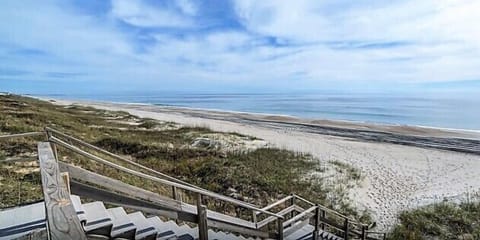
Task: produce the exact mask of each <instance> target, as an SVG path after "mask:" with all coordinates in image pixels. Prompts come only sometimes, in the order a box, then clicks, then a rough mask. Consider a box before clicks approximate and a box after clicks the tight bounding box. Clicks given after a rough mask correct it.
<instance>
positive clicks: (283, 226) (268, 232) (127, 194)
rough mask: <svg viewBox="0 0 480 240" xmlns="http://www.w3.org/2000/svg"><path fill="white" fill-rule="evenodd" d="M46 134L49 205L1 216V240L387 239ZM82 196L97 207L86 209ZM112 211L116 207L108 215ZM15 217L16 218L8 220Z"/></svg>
mask: <svg viewBox="0 0 480 240" xmlns="http://www.w3.org/2000/svg"><path fill="white" fill-rule="evenodd" d="M38 134H41V133H25V134H16V135H11V136H0V140H1V139H6V138H9V137H30V136H37V135H38ZM42 134H45V135H46V136H47V140H48V142H40V143H39V144H38V158H39V162H40V172H41V176H42V188H43V192H44V197H45V198H44V199H45V201H44V202H41V203H35V204H31V205H27V206H24V207H19V208H13V209H8V210H4V211H0V240H1V239H13V238H17V237H20V238H19V239H32V237H35V239H37V238H38V239H47V236H49V237H50V239H201V240H205V239H299V240H300V239H302V240H303V239H317V240H318V239H328V240H337V239H345V240H347V239H372V240H373V239H382V238H385V235H384V234H380V235H374V234H376V233H373V232H369V229H368V226H367V225H365V224H361V223H358V222H357V221H355V220H353V219H349V218H348V217H346V216H343V215H341V214H339V213H338V212H335V211H333V210H330V209H328V208H326V207H324V206H321V205H318V204H315V203H312V202H310V201H308V200H306V199H304V198H302V197H300V196H297V195H295V194H292V195H290V196H287V197H285V198H283V199H281V200H279V201H277V202H275V203H273V204H270V205H268V206H266V207H263V208H259V207H257V206H254V205H252V204H249V203H246V202H243V201H239V200H237V199H233V198H230V197H227V196H223V195H220V194H217V193H214V192H211V191H208V190H206V189H202V188H200V187H198V186H195V185H191V184H189V183H186V182H183V181H181V180H178V179H176V178H174V177H171V176H168V175H165V174H163V173H160V172H158V171H155V170H152V169H149V168H146V167H144V166H142V165H140V164H138V163H135V162H133V161H131V160H129V159H126V158H123V157H121V156H118V155H115V154H113V153H110V152H107V151H105V150H103V149H100V148H98V147H96V146H93V145H91V144H89V143H86V142H84V141H82V140H80V139H77V138H74V137H72V136H69V135H66V134H64V133H61V132H59V131H57V130H55V129H51V128H45V133H42ZM57 147H62V148H64V149H67V150H70V151H72V152H74V153H77V154H79V155H81V156H83V157H85V158H88V159H90V160H92V161H94V162H96V163H99V164H103V165H105V166H107V167H109V168H112V169H116V170H118V171H121V172H122V173H127V174H131V175H133V176H137V177H140V178H142V179H145V181H151V182H154V183H155V184H159V185H162V186H167V187H170V188H171V189H172V195H171V196H166V195H162V194H159V193H155V192H151V191H147V190H145V189H142V188H139V187H136V186H132V185H129V184H127V183H124V182H122V181H119V180H117V179H112V178H109V177H106V176H103V175H100V174H97V173H94V172H91V171H87V170H85V169H83V168H80V167H78V166H74V165H71V164H69V163H65V162H62V161H59V159H60V158H59V157H58V153H57ZM99 155H107V156H108V157H110V158H113V159H115V160H116V161H120V162H122V163H123V164H122V165H120V164H118V162H113V161H109V160H106V159H104V158H102V157H100V156H99ZM124 164H126V165H129V166H132V167H131V168H129V167H125V165H124ZM134 169H141V170H142V171H138V170H134ZM60 172H66V173H68V175H67V176H68V177H66V178H64V177H62V175H61V174H60ZM71 193H72V194H71ZM182 193H183V194H187V193H188V194H189V196H195V197H194V199H195V201H194V202H193V203H188V202H186V201H184V199H182V198H181V196H182ZM74 194H75V195H74ZM80 197H82V198H86V199H89V200H93V201H92V202H88V203H83V201H82V200H81V198H80ZM208 201H221V202H223V203H225V204H230V205H233V206H235V208H236V209H243V212H245V211H247V212H250V213H251V214H250V215H249V216H248V217H246V216H245V214H243V215H242V214H238V213H237V214H236V215H235V216H232V213H229V212H226V213H223V212H218V210H217V211H215V210H213V209H207V206H209V205H208ZM106 205H107V206H114V207H108V208H106V207H105V206H106ZM42 209H43V211H42ZM12 214H13V215H15V216H18V219H16V220H15V221H9V217H10V216H11V215H12ZM42 214H43V215H42ZM167 219H168V220H167ZM180 223H184V224H180ZM185 223H189V224H185ZM47 226H48V227H47ZM192 226H193V227H192ZM46 229H48V231H47V230H46Z"/></svg>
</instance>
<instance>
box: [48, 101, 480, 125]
mask: <svg viewBox="0 0 480 240" xmlns="http://www.w3.org/2000/svg"><path fill="white" fill-rule="evenodd" d="M54 97H59V98H70V99H89V100H102V101H114V102H132V103H148V104H155V105H168V106H180V107H193V108H206V109H219V110H230V111H241V112H254V113H270V114H281V115H292V116H297V117H303V118H312V119H339V120H351V121H362V122H372V123H387V124H406V125H421V126H432V127H442V128H459V129H474V130H480V96H475V94H474V95H468V96H467V95H462V94H456V95H450V94H429V95H427V94H371V93H370V94H360V93H322V94H318V93H315V94H313V93H289V94H285V93H271V94H219V93H138V94H92V95H74V96H71V95H69V96H58V95H57V96H54Z"/></svg>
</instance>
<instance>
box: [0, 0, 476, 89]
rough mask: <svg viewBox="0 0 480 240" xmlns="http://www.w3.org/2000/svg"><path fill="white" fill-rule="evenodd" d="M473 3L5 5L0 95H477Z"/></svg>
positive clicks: (244, 0)
mask: <svg viewBox="0 0 480 240" xmlns="http://www.w3.org/2000/svg"><path fill="white" fill-rule="evenodd" d="M479 11H480V1H478V0H472V1H467V0H465V1H464V0H451V1H450V0H404V1H399V0H391V1H379V0H365V1H363V0H359V1H351V0H331V1H321V0H311V1H306V0H295V1H294V0H290V1H286V0H261V1H254V0H238V1H236V0H232V1H229V0H199V1H193V0H178V1H168V0H111V1H109V0H44V1H38V0H2V3H1V7H0V59H1V60H0V91H2V90H3V91H17V92H50V93H59V92H65V91H79V92H89V91H94V90H112V89H114V90H118V91H133V90H135V91H142V90H150V91H156V90H165V91H169V90H186V91H194V90H212V91H220V92H221V91H275V90H278V91H294V90H317V89H328V88H332V89H353V88H358V89H369V88H374V89H383V90H392V89H396V88H406V89H408V88H420V89H421V88H431V87H432V86H433V87H435V86H439V87H440V88H452V87H463V88H472V87H473V88H475V89H480V84H479V82H480V27H479V24H480V14H479Z"/></svg>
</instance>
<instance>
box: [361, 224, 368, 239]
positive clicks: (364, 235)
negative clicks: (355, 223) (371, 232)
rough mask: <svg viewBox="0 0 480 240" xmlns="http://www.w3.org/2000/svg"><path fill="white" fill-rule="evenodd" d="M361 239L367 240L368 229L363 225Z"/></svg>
mask: <svg viewBox="0 0 480 240" xmlns="http://www.w3.org/2000/svg"><path fill="white" fill-rule="evenodd" d="M361 239H362V240H365V239H367V227H366V226H365V225H362V236H361Z"/></svg>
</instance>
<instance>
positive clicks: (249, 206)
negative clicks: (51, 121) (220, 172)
mask: <svg viewBox="0 0 480 240" xmlns="http://www.w3.org/2000/svg"><path fill="white" fill-rule="evenodd" d="M50 141H52V142H54V143H56V144H58V145H60V146H62V147H65V148H66V149H69V150H71V151H74V152H76V153H78V154H80V155H82V156H84V157H87V158H90V159H92V160H94V161H96V162H99V163H102V164H105V165H107V166H109V167H112V168H115V169H117V170H120V171H122V172H126V173H129V174H132V175H135V176H137V177H141V178H145V179H149V180H152V181H154V182H157V183H160V184H165V185H167V186H174V187H177V188H179V189H183V190H186V191H189V192H193V193H200V194H202V195H204V196H208V197H212V198H216V199H219V200H222V201H225V202H229V203H232V204H235V205H237V206H240V207H244V208H247V209H250V210H255V211H258V212H261V213H264V214H266V215H269V216H275V217H277V218H282V219H283V216H280V215H277V214H274V213H271V212H268V211H264V210H262V209H259V208H257V207H255V206H254V205H252V204H250V203H246V202H243V201H240V200H236V199H232V198H230V197H226V196H223V195H221V194H218V193H213V192H210V191H206V190H203V189H198V188H193V187H190V186H186V185H183V184H180V183H176V182H171V181H168V180H165V179H161V178H158V177H154V176H151V175H148V174H145V173H142V172H138V171H135V170H132V169H129V168H127V167H123V166H120V165H117V164H115V163H112V162H110V161H107V160H105V159H103V158H100V157H98V156H95V155H93V154H91V153H89V152H86V151H84V150H82V149H80V148H78V147H75V146H73V145H70V144H68V143H66V142H64V141H62V140H60V139H58V138H56V137H51V138H50Z"/></svg>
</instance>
